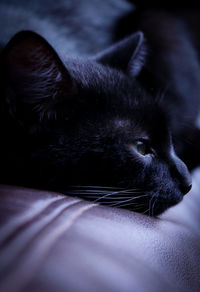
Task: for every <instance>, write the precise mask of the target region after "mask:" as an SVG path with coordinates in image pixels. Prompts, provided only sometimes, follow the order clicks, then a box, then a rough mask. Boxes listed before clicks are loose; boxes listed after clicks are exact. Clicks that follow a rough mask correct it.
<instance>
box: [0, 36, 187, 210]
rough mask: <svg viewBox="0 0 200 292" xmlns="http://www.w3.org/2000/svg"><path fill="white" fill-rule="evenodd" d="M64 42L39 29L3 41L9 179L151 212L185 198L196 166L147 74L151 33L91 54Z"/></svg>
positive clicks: (5, 178)
mask: <svg viewBox="0 0 200 292" xmlns="http://www.w3.org/2000/svg"><path fill="white" fill-rule="evenodd" d="M49 39H50V38H49V37H48V40H49ZM58 39H59V38H58ZM65 42H66V43H67V40H66V41H65ZM81 42H83V39H81ZM2 43H4V42H2ZM55 43H56V42H55ZM69 43H70V44H71V43H72V39H70V40H69ZM86 43H87V45H88V39H86ZM52 45H53V46H54V43H52ZM92 46H93V48H95V45H94V44H92ZM55 47H56V49H57V48H58V47H57V44H55ZM69 47H70V46H69ZM64 48H65V46H62V49H59V48H58V50H57V52H56V51H55V49H54V48H53V47H51V45H50V44H49V43H48V42H47V41H46V40H45V39H44V38H43V37H42V36H40V35H38V34H36V33H34V32H31V31H23V32H20V33H18V34H16V35H15V36H14V37H13V38H12V39H11V40H10V41H9V43H8V44H6V45H5V46H3V49H2V52H1V56H0V81H1V84H0V102H1V116H0V122H1V126H0V131H1V145H0V161H1V168H2V169H3V172H2V175H1V182H2V183H9V184H18V185H23V186H29V187H35V188H43V189H48V190H55V191H62V192H64V193H66V194H70V195H78V196H81V197H84V198H86V199H93V200H95V201H98V202H101V203H104V204H108V205H111V206H118V207H124V208H128V209H130V210H135V211H138V212H142V213H147V214H149V215H158V214H160V213H162V212H163V211H165V210H166V209H167V208H168V207H170V206H173V205H175V204H176V203H178V202H179V201H181V200H182V198H183V195H184V194H186V193H187V192H188V191H189V190H190V188H191V180H190V175H189V173H188V170H187V168H186V166H185V164H184V163H183V162H182V161H181V160H180V159H179V158H178V157H177V156H176V154H175V151H174V148H173V143H172V138H171V133H170V124H171V120H172V118H171V116H170V115H169V116H168V115H167V113H166V107H165V105H164V106H163V103H162V102H161V100H160V96H159V94H158V92H154V91H152V92H151V91H149V90H148V88H145V86H144V84H143V83H144V82H143V79H142V76H143V75H142V74H143V73H142V72H143V69H144V64H145V62H146V58H147V57H148V54H147V51H148V50H147V46H146V42H145V39H144V36H143V33H142V32H137V33H135V34H133V35H132V36H130V37H129V38H127V39H125V40H123V41H121V42H119V43H117V44H115V45H112V46H111V47H109V48H107V49H105V50H103V51H102V52H99V53H98V54H97V55H96V56H91V57H83V55H84V53H83V51H84V52H85V49H84V50H82V52H81V53H80V51H81V49H80V51H79V53H77V52H78V51H76V54H75V56H72V54H71V51H70V50H69V54H68V51H67V48H68V46H66V51H65V50H64ZM76 48H77V46H76ZM85 48H86V47H85ZM64 51H65V52H64ZM89 51H90V50H89ZM93 52H94V53H96V50H95V49H94V51H93ZM88 55H89V53H88ZM137 143H142V145H143V147H145V150H144V153H143V152H141V153H140V152H139V149H138V148H137V147H136V144H137ZM142 153H143V154H142Z"/></svg>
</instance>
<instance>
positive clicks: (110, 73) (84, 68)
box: [67, 59, 132, 95]
mask: <svg viewBox="0 0 200 292" xmlns="http://www.w3.org/2000/svg"><path fill="white" fill-rule="evenodd" d="M67 66H68V67H67V68H68V69H69V71H70V73H71V75H72V77H73V78H74V79H75V80H76V81H77V82H78V83H79V84H81V85H82V86H83V88H88V89H91V88H93V89H94V88H95V89H96V91H97V92H99V93H100V92H102V93H105V94H106V93H108V94H112V93H115V94H116V95H117V94H118V93H121V94H123V93H124V94H125V95H126V94H127V93H128V92H130V91H131V87H132V82H131V80H130V79H129V78H128V76H126V75H125V74H123V73H122V72H120V71H119V70H116V69H114V68H111V67H109V66H104V65H101V64H99V63H97V62H95V61H94V60H87V61H85V60H80V59H70V60H69V61H67Z"/></svg>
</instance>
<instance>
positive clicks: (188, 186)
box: [180, 183, 192, 195]
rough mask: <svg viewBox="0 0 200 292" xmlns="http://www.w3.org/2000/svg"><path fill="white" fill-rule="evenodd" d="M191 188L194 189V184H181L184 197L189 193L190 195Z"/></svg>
mask: <svg viewBox="0 0 200 292" xmlns="http://www.w3.org/2000/svg"><path fill="white" fill-rule="evenodd" d="M191 188H192V183H190V184H181V185H180V190H181V192H182V193H183V195H186V194H187V193H189V191H190V190H191Z"/></svg>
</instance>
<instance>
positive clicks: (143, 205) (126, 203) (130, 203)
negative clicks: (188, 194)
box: [63, 186, 182, 217]
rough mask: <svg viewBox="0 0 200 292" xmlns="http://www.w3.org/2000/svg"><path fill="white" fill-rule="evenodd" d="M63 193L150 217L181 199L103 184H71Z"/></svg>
mask: <svg viewBox="0 0 200 292" xmlns="http://www.w3.org/2000/svg"><path fill="white" fill-rule="evenodd" d="M63 193H65V194H66V195H69V196H73V197H74V196H77V197H81V198H82V199H86V200H89V201H93V202H94V203H100V204H102V205H106V206H109V207H116V208H123V209H127V210H130V211H134V212H138V213H141V214H145V215H148V216H152V217H156V216H158V215H160V214H161V213H163V212H164V211H166V210H167V209H168V208H169V207H172V206H174V205H176V204H178V203H179V202H180V201H181V200H182V196H173V197H170V198H169V199H167V198H166V197H165V198H163V197H162V196H161V195H160V194H158V193H152V192H145V191H144V190H141V189H136V188H131V189H123V188H116V187H103V186H71V187H69V188H68V189H67V190H65V191H64V192H63Z"/></svg>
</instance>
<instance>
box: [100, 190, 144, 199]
mask: <svg viewBox="0 0 200 292" xmlns="http://www.w3.org/2000/svg"><path fill="white" fill-rule="evenodd" d="M127 191H132V192H134V189H130V190H123V191H119V192H113V193H108V194H106V195H104V196H102V197H100V198H98V199H97V200H95V201H94V202H98V201H100V200H102V199H105V198H108V197H110V196H113V195H117V194H121V193H126V192H127ZM137 193H141V192H134V193H133V194H137Z"/></svg>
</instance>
